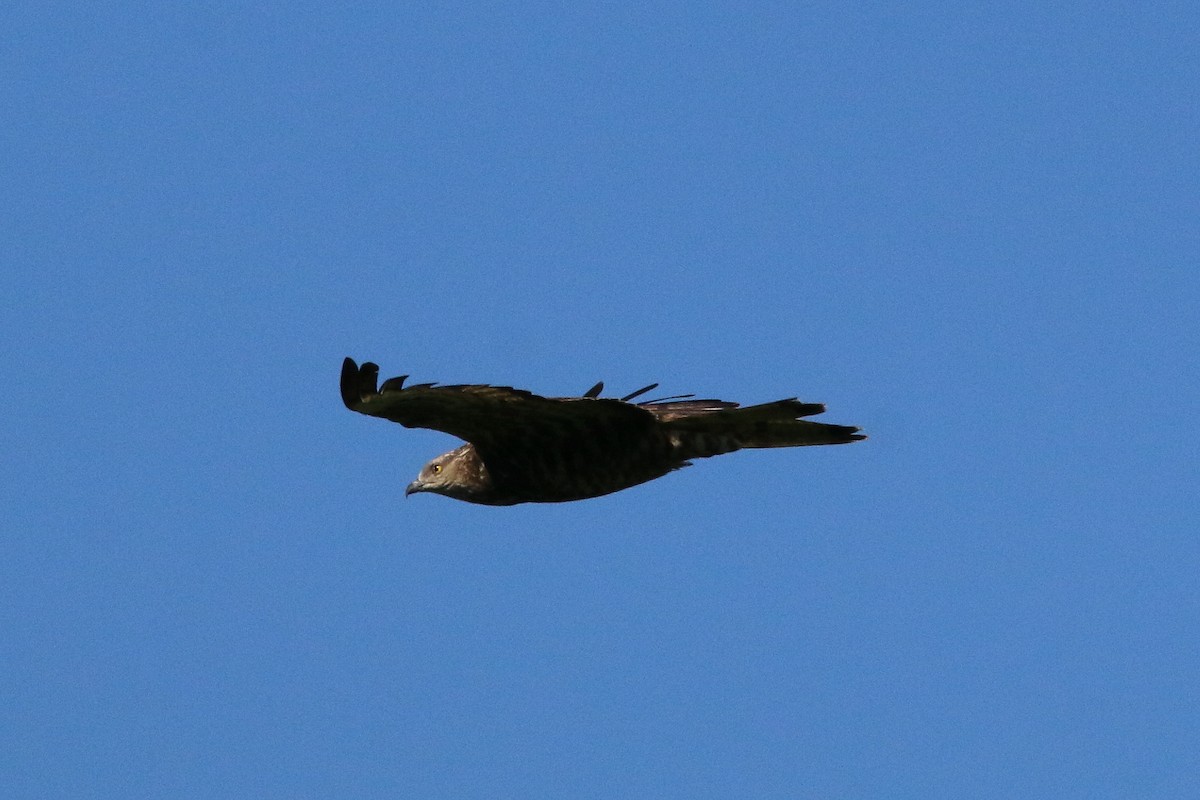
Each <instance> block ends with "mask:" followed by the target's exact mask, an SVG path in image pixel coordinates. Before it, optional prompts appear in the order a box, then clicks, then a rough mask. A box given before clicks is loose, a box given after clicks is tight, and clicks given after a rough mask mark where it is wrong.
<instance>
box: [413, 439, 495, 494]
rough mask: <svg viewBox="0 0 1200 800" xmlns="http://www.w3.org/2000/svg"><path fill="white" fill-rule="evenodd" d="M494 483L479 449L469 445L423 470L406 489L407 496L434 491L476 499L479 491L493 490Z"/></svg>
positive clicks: (435, 461) (441, 456)
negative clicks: (485, 468) (478, 452)
mask: <svg viewBox="0 0 1200 800" xmlns="http://www.w3.org/2000/svg"><path fill="white" fill-rule="evenodd" d="M490 483H491V482H490V481H488V480H487V478H486V471H485V470H484V468H483V463H482V462H481V461H480V460H479V456H478V455H476V454H475V448H474V447H472V446H471V445H469V444H465V445H463V446H462V447H459V448H456V449H454V450H451V451H450V452H449V453H445V454H443V455H440V456H438V457H437V458H435V459H433V460H432V461H430V462H429V463H428V464H426V465H425V466H424V467H422V468H421V472H420V474H418V475H417V479H416V480H415V481H413V482H412V483H410V484H409V485H408V487H407V488H406V489H405V490H404V496H405V497H407V496H408V495H410V494H414V493H416V492H433V493H434V494H444V495H446V496H447V497H453V498H455V499H456V500H472V499H474V497H475V496H476V495H477V494H478V493H479V492H481V491H483V490H486V489H487V488H490Z"/></svg>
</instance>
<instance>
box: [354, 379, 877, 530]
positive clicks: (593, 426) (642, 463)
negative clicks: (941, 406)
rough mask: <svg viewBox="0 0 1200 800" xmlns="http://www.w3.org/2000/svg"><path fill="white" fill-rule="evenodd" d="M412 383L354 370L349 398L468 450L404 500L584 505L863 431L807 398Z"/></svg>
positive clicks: (444, 458) (434, 466)
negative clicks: (831, 417) (732, 455)
mask: <svg viewBox="0 0 1200 800" xmlns="http://www.w3.org/2000/svg"><path fill="white" fill-rule="evenodd" d="M407 377H408V376H407V375H404V376H401V377H398V378H391V379H389V380H386V381H384V382H383V385H382V386H379V387H378V388H377V383H378V379H379V367H378V366H376V365H375V364H372V363H370V362H367V363H365V364H363V365H362V366H361V367H360V366H359V365H358V364H356V363H355V362H354V360H353V359H350V358H347V359H346V360H345V361H344V362H343V364H342V379H341V389H342V402H344V403H345V404H346V407H347V408H349V409H350V410H351V411H357V412H359V413H361V414H368V415H370V416H372V417H382V418H383V419H388V420H391V421H392V422H399V423H400V424H401V425H404V426H406V427H409V428H431V429H433V430H437V431H443V432H445V433H449V434H452V435H454V436H457V437H458V438H460V439H463V440H465V441H466V444H464V445H462V446H461V447H457V448H455V449H454V450H451V451H450V452H449V453H446V454H445V455H441V456H438V457H437V458H435V459H433V460H432V461H430V462H429V463H428V464H426V465H425V466H424V468H422V469H421V472H420V474H419V475H418V476H417V479H416V480H415V481H413V482H412V483H410V484H409V485H408V488H407V489H405V492H404V494H405V495H410V494H413V493H414V492H433V493H435V494H442V495H445V496H447V497H452V498H454V499H455V500H465V501H467V502H469V503H481V504H484V505H494V506H507V505H514V504H516V503H558V502H565V501H568V500H583V499H585V498H589V497H598V496H600V495H604V494H609V493H610V492H616V491H620V490H621V489H627V488H629V487H630V486H636V485H637V484H639V483H645V482H646V481H651V480H654V479H655V478H659V477H662V476H663V475H666V474H667V473H668V472H671V471H672V470H675V469H679V468H680V467H686V466H689V465H690V463H691V459H694V458H707V457H709V456H715V455H720V454H721V453H729V452H732V451H734V450H739V449H741V448H743V447H798V446H800V445H810V444H846V443H848V442H854V441H857V440H859V439H865V438H866V437H865V436H863V435H861V434H859V433H858V428H854V427H850V426H847V425H828V424H825V423H821V422H810V421H808V420H805V419H801V417H809V416H812V415H814V414H820V413H821V412H823V411H824V410H825V406H823V405H821V404H819V403H802V402H800V401H799V400H796V399H794V398H793V399H789V400H777V401H775V402H774V403H764V404H762V405H756V406H747V407H744V408H743V407H739V405H738V404H737V403H731V402H728V401H724V400H697V399H695V398H694V395H677V396H674V397H664V398H661V399H658V400H651V401H643V402H637V403H634V402H631V401H632V400H633V399H634V398H636V397H640V396H641V395H642V394H644V393H645V392H648V391H650V390H651V389H654V388H655V387H656V386H657V385H658V384H651V385H650V386H646V387H644V388H642V389H639V390H637V391H636V392H633V393H631V394H627V395H625V396H624V397H622V398H621V399H619V400H618V399H612V398H604V397H600V392H601V391H602V390H603V389H604V384H603V383H597V384H596V385H595V386H593V387H592V388H591V389H589V390H588V391H587V392H585V393H584V394H583V395H582V396H581V397H542V396H540V395H536V394H533V393H532V392H527V391H524V390H522V389H512V388H509V387H507V386H487V385H480V384H470V385H459V386H440V385H437V384H433V383H422V384H414V385H410V386H405V385H404V381H405V379H406V378H407Z"/></svg>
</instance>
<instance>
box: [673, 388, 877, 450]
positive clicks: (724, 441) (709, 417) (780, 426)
mask: <svg viewBox="0 0 1200 800" xmlns="http://www.w3.org/2000/svg"><path fill="white" fill-rule="evenodd" d="M824 410H825V406H823V405H821V404H819V403H801V402H799V401H798V400H778V401H776V402H774V403H764V404H762V405H757V406H747V407H746V408H730V409H723V410H720V411H715V412H711V413H700V414H695V415H685V416H680V417H676V418H674V419H671V420H669V421H665V422H664V427H665V428H666V430H667V432H668V435H669V436H670V437H671V441H672V443H673V444H674V445H675V448H676V450H677V451H678V454H679V456H680V458H683V459H689V458H707V457H709V456H716V455H720V454H722V453H730V452H733V451H734V450H740V449H742V448H744V447H803V446H805V445H815V444H849V443H850V442H857V441H859V440H860V439H865V438H867V437H866V436H864V435H862V434H861V433H859V432H858V430H859V429H858V428H855V427H852V426H850V425H830V424H827V423H824V422H810V421H808V420H805V419H799V417H805V416H811V415H813V414H820V413H821V412H823V411H824Z"/></svg>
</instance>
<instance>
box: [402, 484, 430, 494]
mask: <svg viewBox="0 0 1200 800" xmlns="http://www.w3.org/2000/svg"><path fill="white" fill-rule="evenodd" d="M423 491H425V484H423V483H421V482H420V481H413V482H412V483H410V484H409V485H408V486H405V487H404V496H405V497H408V496H409V495H410V494H413V493H414V492H423Z"/></svg>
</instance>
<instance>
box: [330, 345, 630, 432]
mask: <svg viewBox="0 0 1200 800" xmlns="http://www.w3.org/2000/svg"><path fill="white" fill-rule="evenodd" d="M405 378H407V376H401V377H397V378H389V379H388V380H386V381H384V382H383V385H382V386H378V387H377V383H378V380H379V367H378V366H377V365H375V364H373V363H371V362H369V361H368V362H365V363H363V365H362V366H361V367H360V366H358V365H357V364H356V363H355V362H354V360H353V359H350V358H347V359H346V360H345V361H343V362H342V375H341V395H342V402H343V403H344V404H345V405H346V407H347V408H349V409H350V410H351V411H357V412H358V413H360V414H367V415H369V416H372V417H380V418H382V419H387V420H391V421H392V422H398V423H400V424H401V425H404V426H406V427H410V428H430V429H432V430H438V431H443V432H445V433H449V434H452V435H454V436H457V437H459V438H460V439H464V440H466V441H469V442H472V443H473V444H475V445H476V446H480V445H485V444H486V443H488V442H494V441H498V440H502V439H505V438H508V437H520V436H530V435H537V434H538V433H539V432H546V431H548V430H549V429H560V430H561V428H562V427H563V426H567V427H575V426H578V425H586V424H589V423H597V422H604V421H608V422H613V421H616V420H626V421H629V420H630V419H631V418H632V417H636V418H639V419H641V418H643V417H642V415H646V416H647V417H648V416H649V415H648V414H647V412H645V411H643V410H641V409H639V408H637V407H636V406H633V405H630V404H628V403H622V402H620V401H617V400H608V399H600V398H588V397H583V398H579V397H575V398H549V397H543V396H541V395H538V394H534V393H533V392H529V391H526V390H524V389H514V388H512V387H509V386H490V385H487V384H449V385H445V386H439V385H437V384H430V383H424V384H414V385H411V386H407V387H406V386H405V385H404V379H405Z"/></svg>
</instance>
